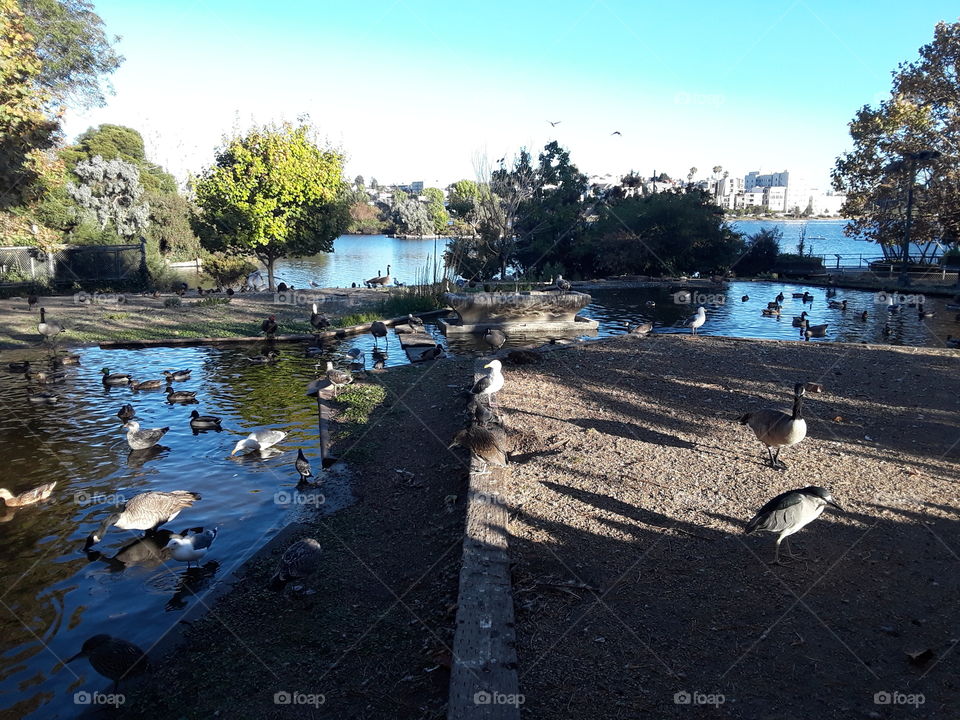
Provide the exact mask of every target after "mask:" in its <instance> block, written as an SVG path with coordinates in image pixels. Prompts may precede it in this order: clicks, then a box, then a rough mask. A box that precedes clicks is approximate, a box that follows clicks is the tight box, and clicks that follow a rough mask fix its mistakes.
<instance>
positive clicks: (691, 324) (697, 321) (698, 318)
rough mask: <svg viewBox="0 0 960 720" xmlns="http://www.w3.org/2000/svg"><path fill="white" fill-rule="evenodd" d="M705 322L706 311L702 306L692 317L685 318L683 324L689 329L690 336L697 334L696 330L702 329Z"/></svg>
mask: <svg viewBox="0 0 960 720" xmlns="http://www.w3.org/2000/svg"><path fill="white" fill-rule="evenodd" d="M706 321H707V311H706V310H704V309H703V305H701V306H700V307H698V308H697V312H696V313H695V314H694V315H691V316H690V317H688V318H687V321H686V322H685V323H684V324H685V325H686V326H687V327H688V328H690V333H691V334H692V335H696V334H697V329H698V328H700V327H702V326H703V324H704V323H705V322H706Z"/></svg>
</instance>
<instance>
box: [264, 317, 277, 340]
mask: <svg viewBox="0 0 960 720" xmlns="http://www.w3.org/2000/svg"><path fill="white" fill-rule="evenodd" d="M278 327H279V326H278V325H277V316H276V315H268V316H267V319H266V320H264V321H263V322H262V323H260V330H261V331H262V332H263V333H264V334H265V335H266V336H267V337H273V336H274V335H276V333H277V328H278Z"/></svg>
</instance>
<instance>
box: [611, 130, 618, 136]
mask: <svg viewBox="0 0 960 720" xmlns="http://www.w3.org/2000/svg"><path fill="white" fill-rule="evenodd" d="M610 134H611V135H619V134H620V131H619V130H614V131H613V132H612V133H610Z"/></svg>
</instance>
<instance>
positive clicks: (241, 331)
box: [0, 288, 389, 350]
mask: <svg viewBox="0 0 960 720" xmlns="http://www.w3.org/2000/svg"><path fill="white" fill-rule="evenodd" d="M388 295H389V291H388V290H368V289H366V288H356V289H354V288H349V289H343V288H325V289H309V290H295V291H292V292H289V293H285V294H283V295H275V294H273V293H243V294H234V295H233V296H232V297H230V298H228V297H227V296H226V295H224V294H223V293H216V294H213V295H207V296H205V297H200V296H199V295H197V293H196V290H195V289H194V290H193V291H191V292H189V293H187V294H185V295H184V296H183V298H182V299H181V304H180V305H179V306H175V307H167V306H166V305H165V303H168V301H171V298H175V297H177V296H176V295H174V294H172V293H164V294H162V295H160V297H157V298H154V297H152V296H144V295H141V294H138V293H127V294H124V295H119V294H102V295H94V294H90V293H78V294H76V295H55V296H49V297H42V298H39V302H38V304H37V307H36V308H34V309H32V310H31V309H30V307H29V305H28V304H27V299H26V298H25V297H22V298H19V297H15V298H9V299H0V350H3V349H11V348H25V347H30V346H36V345H37V344H38V343H39V341H40V339H41V338H40V335H39V334H38V333H37V323H38V322H39V318H40V314H39V308H40V307H43V308H45V309H46V311H47V319H48V320H54V321H56V322H59V323H61V324H62V325H63V326H64V327H66V329H67V330H66V332H65V333H63V335H62V336H61V337H62V338H63V342H64V344H66V345H69V346H73V347H76V346H79V345H90V344H95V343H99V342H103V341H105V340H142V339H145V340H156V339H160V338H185V337H197V338H200V337H236V336H246V337H255V336H257V335H259V334H260V323H261V322H263V320H264V319H265V318H266V317H267V316H268V315H271V314H272V315H276V317H277V322H278V323H279V325H280V329H279V331H278V332H279V333H280V334H288V333H289V334H297V333H310V332H311V331H312V328H311V327H310V323H309V319H310V312H311V305H312V304H313V303H314V302H316V303H317V305H318V310H320V312H322V313H326V314H327V315H328V317H329V318H330V320H331V321H333V320H335V319H336V318H337V317H339V316H341V315H344V314H349V313H354V312H357V311H358V310H362V309H363V308H364V307H367V306H370V305H371V304H374V303H376V302H378V301H380V300H383V299H384V298H386V297H387V296H388ZM121 298H122V299H121ZM228 299H229V302H226V300H228Z"/></svg>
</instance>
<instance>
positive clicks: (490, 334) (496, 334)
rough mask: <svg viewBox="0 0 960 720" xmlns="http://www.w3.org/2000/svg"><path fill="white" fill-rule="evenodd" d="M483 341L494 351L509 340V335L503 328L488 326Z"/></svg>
mask: <svg viewBox="0 0 960 720" xmlns="http://www.w3.org/2000/svg"><path fill="white" fill-rule="evenodd" d="M483 341H484V342H485V343H486V344H487V346H488V347H489V348H490V349H491V350H492V351H493V352H497V351H498V350H499V349H500V348H502V347H503V344H504V343H505V342H506V341H507V335H506V333H505V332H503V330H497V329H496V328H487V331H486V332H485V333H484V334H483Z"/></svg>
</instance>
